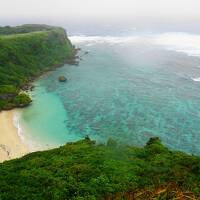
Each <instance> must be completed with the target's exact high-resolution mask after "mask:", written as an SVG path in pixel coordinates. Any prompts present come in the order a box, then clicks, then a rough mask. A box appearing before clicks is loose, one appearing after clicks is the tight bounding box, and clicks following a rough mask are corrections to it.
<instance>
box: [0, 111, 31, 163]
mask: <svg viewBox="0 0 200 200" xmlns="http://www.w3.org/2000/svg"><path fill="white" fill-rule="evenodd" d="M15 112H16V111H15V110H10V111H2V112H0V162H3V161H5V160H9V159H13V158H18V157H21V156H23V155H25V154H27V153H28V152H29V149H28V146H27V145H25V144H24V143H23V141H22V140H21V138H20V137H19V135H18V130H17V128H16V127H15V126H14V123H13V117H14V113H15Z"/></svg>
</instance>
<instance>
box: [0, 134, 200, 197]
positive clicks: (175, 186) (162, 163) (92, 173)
mask: <svg viewBox="0 0 200 200" xmlns="http://www.w3.org/2000/svg"><path fill="white" fill-rule="evenodd" d="M0 174H1V176H0V199H1V200H10V199H12V200H15V199H16V200H18V199H20V200H23V199H38V200H39V199H41V200H44V199H48V200H51V199H56V200H58V199H59V200H61V199H63V200H64V199H67V200H70V199H72V200H75V199H76V200H85V199H88V200H93V199H132V200H133V199H141V200H145V199H195V196H196V198H199V197H200V175H199V174H200V158H199V157H196V156H190V155H187V154H185V153H182V152H176V151H170V150H168V149H167V148H166V147H165V146H163V145H162V144H161V142H160V140H159V138H153V139H151V140H150V141H149V142H148V143H147V144H146V146H145V147H143V148H139V147H132V146H121V145H119V144H117V143H116V142H114V141H113V140H109V142H108V143H107V145H102V144H95V142H94V141H91V140H90V139H89V138H88V137H87V138H86V139H84V140H81V141H78V142H75V143H68V144H66V145H65V146H63V147H60V148H57V149H53V150H48V151H44V152H36V153H31V154H29V155H26V156H24V157H23V158H20V159H15V160H11V161H7V162H4V163H2V164H0Z"/></svg>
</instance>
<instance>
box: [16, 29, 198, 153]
mask: <svg viewBox="0 0 200 200" xmlns="http://www.w3.org/2000/svg"><path fill="white" fill-rule="evenodd" d="M70 39H71V41H72V43H73V44H74V45H76V47H80V48H81V51H80V52H79V56H80V58H81V60H80V63H79V65H78V66H71V65H67V64H66V65H64V66H63V67H61V68H58V69H57V70H55V71H52V72H48V73H47V74H45V75H43V76H42V77H40V79H38V80H37V81H36V82H35V83H34V85H35V89H34V91H32V92H31V95H32V97H33V99H34V101H33V103H32V105H31V106H29V107H28V108H26V109H23V110H22V111H21V112H20V118H19V124H20V126H21V127H22V130H21V131H22V134H23V137H24V138H25V140H26V142H28V143H29V144H30V145H33V146H35V145H36V146H37V145H38V146H40V145H41V146H42V148H46V147H49V146H50V147H52V146H59V145H62V144H65V143H66V142H69V141H76V140H78V139H81V138H84V137H85V136H86V135H89V136H90V137H91V138H92V139H95V140H97V142H106V141H107V139H108V138H113V139H116V140H117V141H119V142H121V143H126V144H135V145H144V144H145V142H146V141H147V140H148V139H149V137H154V136H158V137H160V138H161V139H162V141H163V142H164V143H165V144H166V145H167V146H168V147H170V148H172V149H176V150H184V151H186V152H189V153H194V154H200V146H199V141H200V35H196V34H188V33H181V32H169V33H155V34H154V33H146V32H143V33H138V32H137V33H136V32H135V33H134V34H133V33H132V34H129V33H127V34H126V33H125V32H123V34H121V35H120V36H116V34H109V36H106V34H102V35H98V36H95V35H93V36H91V35H90V36H87V35H71V36H70ZM85 52H89V53H88V54H86V53H85ZM60 75H65V76H66V77H67V79H68V81H67V82H66V83H60V82H58V76H60Z"/></svg>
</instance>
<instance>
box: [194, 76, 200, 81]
mask: <svg viewBox="0 0 200 200" xmlns="http://www.w3.org/2000/svg"><path fill="white" fill-rule="evenodd" d="M192 80H193V81H198V82H199V81H200V77H198V78H192Z"/></svg>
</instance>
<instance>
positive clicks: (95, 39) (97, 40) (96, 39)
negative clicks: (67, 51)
mask: <svg viewBox="0 0 200 200" xmlns="http://www.w3.org/2000/svg"><path fill="white" fill-rule="evenodd" d="M139 37H140V36H130V37H123V36H121V37H114V36H85V35H80V36H70V37H69V38H70V40H71V41H72V43H75V44H77V43H78V44H83V43H86V44H87V45H89V46H91V45H93V44H103V43H109V44H120V43H121V44H123V43H130V42H135V41H137V39H138V38H139Z"/></svg>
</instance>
